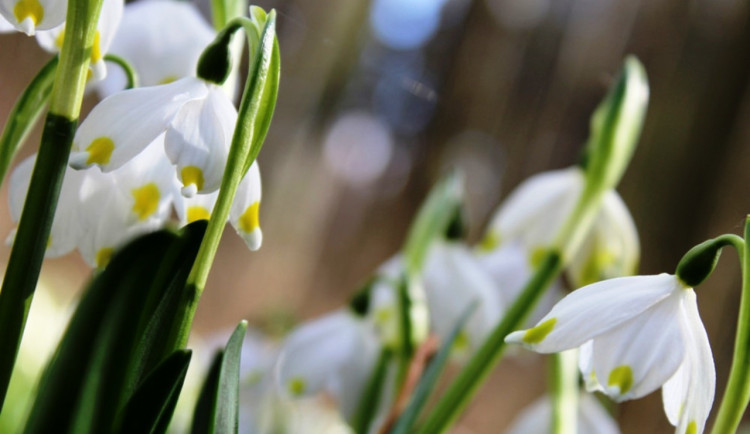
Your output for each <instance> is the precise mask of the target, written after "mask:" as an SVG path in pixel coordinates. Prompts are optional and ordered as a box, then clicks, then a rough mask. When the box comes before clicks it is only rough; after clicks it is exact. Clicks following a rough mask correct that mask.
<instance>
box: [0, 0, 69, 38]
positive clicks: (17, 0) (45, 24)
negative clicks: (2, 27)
mask: <svg viewBox="0 0 750 434" xmlns="http://www.w3.org/2000/svg"><path fill="white" fill-rule="evenodd" d="M17 7H18V9H16V8H17ZM67 7H68V2H67V0H31V1H30V0H0V15H2V16H3V17H4V18H5V19H6V20H7V21H8V22H9V23H10V24H11V25H12V26H14V27H15V28H16V29H17V30H19V31H22V32H24V33H26V34H27V35H29V36H33V35H34V33H35V32H36V31H37V30H48V29H51V28H53V27H57V26H59V25H61V24H62V23H63V22H64V21H65V13H66V10H67ZM17 11H18V12H19V14H18V15H16V12H17Z"/></svg>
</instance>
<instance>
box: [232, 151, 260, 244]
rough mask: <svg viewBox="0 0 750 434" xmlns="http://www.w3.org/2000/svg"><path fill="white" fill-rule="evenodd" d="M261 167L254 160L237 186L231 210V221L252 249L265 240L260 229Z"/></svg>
mask: <svg viewBox="0 0 750 434" xmlns="http://www.w3.org/2000/svg"><path fill="white" fill-rule="evenodd" d="M260 195H261V185H260V169H258V162H257V161H254V162H253V164H252V165H251V166H250V169H249V170H248V171H247V173H246V174H245V177H244V178H243V179H242V182H240V185H239V186H238V187H237V193H236V194H235V196H234V201H233V202H232V208H231V209H230V210H229V221H230V223H232V226H234V229H235V230H236V231H237V234H239V236H240V237H242V239H243V240H244V241H245V244H247V247H248V248H249V249H250V250H258V249H259V248H260V245H261V243H262V242H263V232H261V229H260V215H259V212H260Z"/></svg>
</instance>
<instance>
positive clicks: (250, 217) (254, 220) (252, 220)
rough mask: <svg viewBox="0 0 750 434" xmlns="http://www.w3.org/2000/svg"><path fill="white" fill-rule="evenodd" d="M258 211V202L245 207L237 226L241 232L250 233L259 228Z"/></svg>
mask: <svg viewBox="0 0 750 434" xmlns="http://www.w3.org/2000/svg"><path fill="white" fill-rule="evenodd" d="M259 209H260V202H255V203H254V204H252V205H250V206H249V207H247V209H246V210H245V212H244V213H242V215H241V216H240V220H239V226H240V229H241V230H242V232H245V233H248V234H249V233H250V232H252V231H254V230H255V229H257V228H259V227H260V221H259V219H258V210H259Z"/></svg>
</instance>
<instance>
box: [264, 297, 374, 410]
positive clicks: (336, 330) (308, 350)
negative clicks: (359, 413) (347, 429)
mask: <svg viewBox="0 0 750 434" xmlns="http://www.w3.org/2000/svg"><path fill="white" fill-rule="evenodd" d="M379 352H380V346H379V343H378V340H377V336H376V335H375V332H374V330H373V329H372V327H371V325H370V324H369V323H368V322H367V321H365V320H364V318H362V317H360V316H358V315H357V314H355V313H354V312H353V311H351V310H349V309H346V308H345V309H341V310H338V311H336V312H333V313H331V314H329V315H326V316H324V317H322V318H319V319H317V320H314V321H311V322H308V323H305V324H303V325H302V326H301V327H299V328H297V329H296V330H294V331H293V332H292V333H291V334H290V335H289V336H288V337H287V338H286V339H285V341H284V343H283V345H282V348H281V351H280V355H279V360H278V365H277V366H276V372H277V379H276V380H277V384H278V386H279V388H280V390H281V393H283V395H285V396H289V397H302V396H315V395H327V396H329V397H331V398H332V399H333V400H334V402H335V403H336V404H337V405H338V406H339V408H340V409H341V412H342V413H343V415H344V416H345V417H346V418H347V419H350V418H351V417H352V416H353V415H354V413H355V411H356V410H357V406H358V405H359V401H360V397H361V396H362V393H363V392H364V390H365V387H366V385H367V381H368V380H369V378H370V376H371V375H372V372H373V369H374V368H375V363H376V361H377V359H378V355H379Z"/></svg>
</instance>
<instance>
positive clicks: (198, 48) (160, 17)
mask: <svg viewBox="0 0 750 434" xmlns="http://www.w3.org/2000/svg"><path fill="white" fill-rule="evenodd" d="M214 34H215V32H214V30H213V29H212V28H211V26H210V25H209V24H208V23H207V22H206V20H205V19H204V18H203V16H201V14H200V12H199V11H198V8H197V7H196V6H195V5H194V4H193V3H190V2H183V1H175V0H152V1H141V2H135V3H129V4H127V5H125V10H124V12H123V16H122V21H121V22H120V26H119V28H118V30H117V34H116V35H115V37H114V40H113V41H112V45H111V46H110V48H109V52H110V53H112V54H116V55H118V56H120V57H122V58H124V59H125V60H127V61H128V63H130V65H131V66H132V67H133V68H134V69H135V71H136V73H137V74H138V79H139V81H140V84H141V86H155V85H158V84H166V83H171V82H173V81H176V80H179V79H181V78H184V77H188V76H191V75H193V74H195V69H196V65H197V64H198V59H199V58H200V55H201V53H202V51H203V49H204V48H205V47H206V46H208V44H210V43H211V41H212V40H213V37H214ZM125 83H126V78H125V74H124V73H123V72H122V71H120V69H119V68H113V70H112V71H111V73H109V74H108V75H107V79H106V80H104V81H102V82H101V83H100V85H99V90H100V92H101V94H102V95H103V96H105V97H106V96H109V95H111V94H113V93H115V92H118V91H120V90H122V89H123V88H124V87H125Z"/></svg>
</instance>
